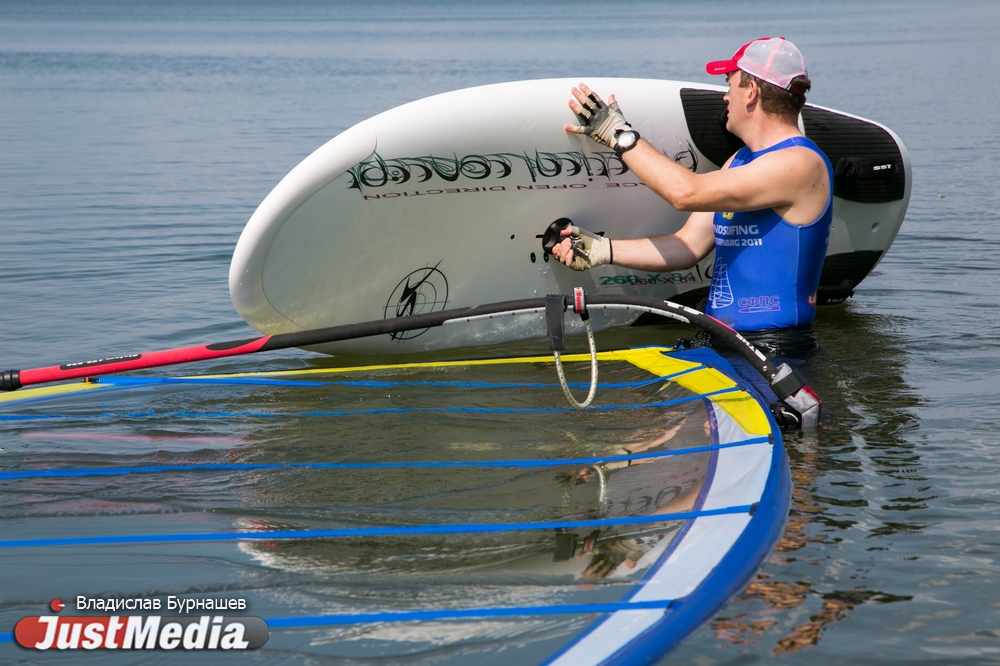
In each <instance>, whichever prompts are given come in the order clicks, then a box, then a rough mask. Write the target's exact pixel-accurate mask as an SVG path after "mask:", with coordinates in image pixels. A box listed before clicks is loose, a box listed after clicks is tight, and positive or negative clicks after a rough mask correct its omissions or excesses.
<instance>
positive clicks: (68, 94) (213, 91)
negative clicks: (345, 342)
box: [0, 0, 1000, 664]
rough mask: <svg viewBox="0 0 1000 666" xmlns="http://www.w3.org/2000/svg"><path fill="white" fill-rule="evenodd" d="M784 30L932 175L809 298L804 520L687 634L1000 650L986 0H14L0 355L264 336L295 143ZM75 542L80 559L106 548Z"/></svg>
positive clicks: (712, 660) (4, 144)
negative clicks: (821, 404) (488, 91)
mask: <svg viewBox="0 0 1000 666" xmlns="http://www.w3.org/2000/svg"><path fill="white" fill-rule="evenodd" d="M770 34H780V35H784V36H786V37H788V38H789V39H791V40H793V41H794V42H795V43H796V44H797V45H798V46H799V47H800V48H801V50H802V51H803V52H804V54H805V56H806V58H807V61H808V62H809V69H810V75H811V76H812V78H813V81H814V91H813V92H812V93H811V94H810V97H809V99H810V102H813V103H816V104H820V105H824V106H829V107H832V108H836V109H841V110H844V111H848V112H850V113H855V114H857V115H860V116H863V117H867V118H871V119H874V120H877V121H879V122H882V123H885V124H886V125H888V126H889V127H891V128H893V129H894V130H895V131H896V133H897V134H898V135H899V136H900V137H901V138H902V139H903V141H904V142H905V143H906V145H907V147H908V149H909V152H910V157H911V160H912V165H913V172H914V185H913V196H912V199H911V202H910V209H909V213H908V215H907V218H906V222H905V223H904V225H903V228H902V230H901V232H900V235H899V237H898V239H897V240H896V243H895V244H894V246H893V248H892V250H891V252H890V253H889V255H888V256H887V257H886V259H885V260H884V261H883V262H882V264H881V265H880V266H879V267H878V269H877V271H876V272H875V274H873V275H872V276H871V277H870V278H869V279H868V280H867V281H866V282H865V283H864V284H863V285H862V286H861V287H860V288H859V289H858V290H857V294H856V295H855V297H854V298H853V299H852V300H851V301H850V302H848V303H847V304H846V305H844V306H838V307H833V308H829V309H826V310H824V311H822V312H821V314H820V316H819V318H818V321H817V324H816V328H817V331H818V334H819V338H820V341H821V345H822V348H823V351H822V353H821V354H820V355H819V356H818V357H817V358H816V359H814V360H813V361H812V362H811V364H810V367H809V372H810V373H811V374H812V375H813V377H814V380H813V381H814V385H815V386H816V388H817V389H818V391H819V392H820V393H821V394H822V395H823V397H824V399H825V401H826V407H827V418H826V423H825V426H824V428H823V430H822V432H821V433H820V434H819V435H818V436H817V437H814V438H807V437H792V438H790V441H789V446H790V449H791V450H792V457H793V461H792V465H793V475H794V479H795V482H796V490H795V497H794V499H795V505H794V508H793V512H792V516H791V520H790V522H789V527H788V530H787V532H786V537H785V539H784V540H783V541H782V543H781V544H780V545H779V548H778V550H777V551H776V552H775V553H774V554H773V555H772V556H771V557H770V558H769V560H768V561H767V563H766V564H765V565H764V566H763V568H762V569H761V572H760V575H759V578H758V579H757V581H755V583H754V584H753V585H751V587H750V588H749V589H748V590H747V592H746V593H745V594H744V595H742V596H740V597H739V598H737V599H736V600H735V601H733V602H731V603H730V604H729V605H728V606H726V607H725V609H723V611H722V612H721V613H720V615H719V616H718V617H717V618H716V619H715V620H714V621H713V622H712V623H709V624H707V625H705V626H704V627H702V628H701V629H700V630H698V631H697V632H696V633H695V634H694V635H692V636H691V637H690V638H689V639H688V640H687V642H686V643H685V644H684V645H683V646H682V647H681V648H680V649H679V650H678V651H676V652H675V653H674V654H673V655H672V657H671V659H670V661H671V663H690V664H716V663H759V662H765V661H771V660H778V661H780V662H784V663H844V662H848V661H854V662H861V663H888V662H893V663H898V662H905V663H993V662H997V661H1000V614H998V605H1000V602H998V599H997V595H996V593H995V590H996V589H997V588H998V586H1000V562H998V556H1000V529H998V519H1000V508H998V501H1000V493H998V491H997V484H996V478H997V472H998V471H1000V451H998V450H997V436H996V431H997V425H998V420H1000V409H998V407H1000V398H998V397H997V392H998V388H1000V381H998V380H997V371H998V369H1000V349H998V339H1000V336H998V333H1000V331H998V324H1000V317H998V312H997V299H996V296H995V293H996V289H995V284H996V281H997V278H996V270H995V266H996V265H997V263H998V260H1000V232H998V231H997V226H996V225H997V222H998V215H997V209H998V207H1000V197H998V196H997V182H998V179H1000V138H998V136H1000V132H998V121H997V112H996V108H997V104H998V102H1000V95H998V92H1000V90H998V83H997V78H996V74H995V72H994V71H993V70H994V69H995V68H994V67H993V65H994V64H995V63H997V62H1000V47H998V43H997V40H996V35H997V34H1000V8H998V6H997V5H996V4H995V3H992V2H951V3H938V2H911V1H907V2H901V1H895V2H894V1H889V2H877V3H873V2H845V3H819V2H810V3H802V2H787V3H786V2H766V3H753V4H749V3H742V2H734V1H719V2H705V3H697V4H695V3H679V2H656V3H652V2H633V3H605V2H574V3H568V2H553V3H528V2H510V3H496V2H489V3H478V4H471V3H460V2H445V1H438V2H432V1H427V2H376V3H365V4H356V3H347V2H328V3H320V2H285V3H265V2H237V1H235V0H231V1H221V0H220V1H216V2H211V1H208V2H179V1H173V2H172V1H164V2H143V1H134V2H126V1H124V0H122V1H121V2H114V1H111V0H92V1H89V2H87V1H85V2H54V1H41V2H17V1H14V0H6V1H5V2H3V3H0V359H3V360H2V362H0V365H2V366H3V367H4V368H7V367H32V366H36V365H47V364H50V363H53V362H60V361H66V360H82V359H86V358H95V357H98V356H101V355H110V354H118V353H126V352H132V351H140V350H146V349H155V348H164V347H173V346H180V345H185V344H201V343H205V342H212V341H217V340H225V339H231V338H239V337H244V336H246V335H248V334H250V333H251V331H250V330H249V329H248V327H247V326H246V325H245V324H243V323H242V322H241V321H240V319H239V318H238V316H237V315H236V314H235V312H234V311H233V308H232V304H231V302H230V301H229V296H228V290H227V275H228V265H229V257H230V255H231V252H232V249H233V247H234V245H235V242H236V240H237V238H238V235H239V233H240V231H241V229H242V227H243V225H244V224H245V222H246V220H247V219H248V218H249V216H250V214H251V213H252V212H253V210H254V208H255V207H256V205H257V204H258V203H259V202H260V201H261V200H262V199H263V197H264V196H265V195H266V194H267V192H268V191H269V190H270V189H271V188H272V187H273V186H274V185H275V184H276V183H277V182H278V180H280V178H281V177H282V176H283V175H284V174H285V173H287V172H288V171H289V170H290V169H291V168H292V167H293V166H294V165H295V164H297V163H298V162H299V161H300V160H301V159H302V158H303V157H305V156H306V155H307V154H308V153H310V152H311V151H312V150H314V149H315V148H316V147H318V146H319V145H321V144H322V143H323V142H325V141H326V140H327V139H329V138H330V137H332V136H333V135H335V134H337V133H338V132H340V131H342V130H344V129H346V128H347V127H349V126H351V125H352V124H354V123H356V122H358V121H360V120H363V119H364V118H367V117H369V116H371V115H373V114H375V113H378V112H380V111H382V110H385V109H387V108H390V107H393V106H396V105H398V104H401V103H404V102H407V101H410V100H413V99H416V98H420V97H423V96H426V95H430V94H433V93H438V92H443V91H447V90H452V89H456V88H461V87H467V86H472V85H479V84H486V83H493V82H500V81H509V80H516V79H525V78H542V77H552V76H579V77H581V78H586V77H587V76H641V77H652V78H668V79H682V80H691V81H707V80H708V77H707V76H706V75H705V74H704V70H703V65H704V63H705V62H706V61H708V60H711V59H716V58H719V57H723V56H726V55H728V54H730V53H732V51H733V50H734V49H735V48H736V47H737V46H739V45H740V44H742V43H743V42H745V41H747V40H748V39H751V38H753V37H757V36H760V35H770ZM498 103H502V100H498ZM443 242H446V241H443ZM370 269H371V268H370V267H359V279H363V272H364V271H365V270H370ZM657 334H659V333H658V332H657V331H653V332H650V331H649V330H648V329H647V330H644V331H642V332H641V333H639V334H637V335H638V336H639V337H640V338H642V339H647V338H648V337H650V336H654V335H657ZM662 335H663V336H664V337H666V338H667V339H666V340H662V341H664V342H670V341H672V340H673V338H674V337H676V331H675V330H673V329H663V330H662ZM631 339H633V338H630V337H629V336H628V335H627V334H625V335H623V336H621V337H617V336H611V337H609V338H606V339H605V341H606V343H607V344H611V343H612V342H615V341H629V340H631ZM303 357H304V355H302V354H299V353H288V354H285V355H279V359H278V360H276V361H270V362H272V363H279V364H280V363H281V362H285V363H289V364H295V363H298V364H301V363H302V362H303V361H302V360H301V359H302V358H303ZM281 359H285V361H281ZM259 363H260V361H259V360H254V361H244V362H235V363H230V364H217V365H215V366H209V367H205V368H200V370H207V369H210V368H211V369H216V368H218V369H223V368H231V367H244V368H249V367H258V364H259ZM0 447H3V448H4V449H5V450H6V452H7V454H12V453H14V454H16V455H18V456H24V455H29V454H30V453H31V451H30V446H28V445H26V444H25V442H24V441H21V440H17V441H14V440H13V439H12V440H10V441H5V442H0ZM26 447H27V448H26ZM0 455H2V454H0ZM0 464H2V458H0ZM0 488H2V486H0ZM0 492H2V491H0ZM19 501H20V500H18V502H15V501H13V500H11V499H10V498H8V499H7V500H3V501H2V507H3V508H2V516H3V519H4V521H5V525H6V526H5V527H3V528H2V530H3V534H4V538H17V537H18V536H19V535H21V534H22V532H21V531H20V530H22V528H21V527H19V526H20V525H23V524H24V523H23V518H24V516H25V514H24V513H22V512H21V510H20V508H19V506H20V504H19ZM152 501H153V502H154V504H155V501H156V500H155V498H154V499H153V500H152ZM154 509H155V507H154ZM219 556H220V557H223V558H224V555H223V554H222V551H221V550H220V555H219ZM80 557H81V558H84V559H83V561H82V562H77V563H75V564H70V560H69V559H64V560H61V562H62V565H63V566H68V567H70V573H73V572H74V571H76V572H78V573H79V571H80V570H79V569H73V567H74V566H75V567H81V566H89V565H96V561H91V562H88V561H87V560H86V558H87V555H86V554H81V555H80ZM4 558H5V559H6V565H5V566H2V567H0V616H2V617H3V626H6V627H11V626H12V625H13V622H14V621H16V619H18V618H19V617H21V616H23V615H25V614H28V613H29V612H30V611H29V610H27V609H30V608H35V609H36V610H35V611H34V612H37V611H39V610H41V605H42V604H44V603H47V601H48V600H49V599H51V598H52V596H54V595H55V594H71V593H72V591H63V592H58V590H53V589H51V587H47V586H46V585H45V584H44V583H43V582H40V581H41V580H42V579H45V578H46V577H47V576H54V577H55V572H54V570H53V569H51V568H50V569H48V570H46V569H45V567H37V568H32V567H30V566H28V565H25V564H15V563H14V561H13V560H11V559H9V558H7V557H6V556H4ZM2 561H3V560H0V562H2ZM17 562H21V560H18V561H17ZM51 566H54V565H51ZM61 575H63V576H65V575H66V574H65V572H64V573H63V574H61ZM78 577H83V574H82V573H79V576H78ZM61 580H62V581H63V583H64V582H65V580H66V579H65V578H63V579H61ZM123 586H125V584H124V582H123ZM114 591H115V590H114V589H106V590H104V592H105V593H106V594H111V593H113V592H114ZM46 595H47V596H46ZM32 604H35V605H36V606H33V605H32ZM7 630H8V629H4V628H3V627H2V626H0V631H7ZM271 656H272V657H276V656H278V655H277V654H276V653H272V654H271ZM280 656H281V658H282V659H285V660H288V661H292V662H300V661H301V662H309V660H310V659H314V660H315V659H320V660H321V657H306V656H305V655H304V654H297V653H296V652H295V651H294V650H291V651H288V652H282V653H280ZM25 658H28V657H27V656H26V655H25V653H23V652H21V651H17V650H16V649H15V648H13V647H11V646H10V645H9V644H8V645H0V659H4V660H9V659H25ZM31 658H33V659H35V660H37V661H39V662H41V661H46V662H47V661H52V660H54V659H55V658H56V656H55V655H51V656H50V655H46V658H45V659H42V658H41V657H39V656H37V655H32V656H31ZM61 658H62V659H65V658H66V657H61ZM259 658H266V655H261V656H260V657H259ZM309 663H312V662H309Z"/></svg>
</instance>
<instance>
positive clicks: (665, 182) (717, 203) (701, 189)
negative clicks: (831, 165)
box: [566, 83, 832, 263]
mask: <svg viewBox="0 0 1000 666" xmlns="http://www.w3.org/2000/svg"><path fill="white" fill-rule="evenodd" d="M571 92H572V95H573V97H572V98H571V99H570V100H569V106H570V108H571V109H572V110H573V112H574V113H576V114H577V116H578V117H579V118H580V119H581V122H583V123H584V125H566V131H567V132H575V133H578V134H587V135H588V136H590V137H591V138H592V139H594V140H595V141H598V142H600V143H603V144H605V145H609V146H611V147H612V148H614V147H615V145H616V139H615V136H616V132H618V131H620V128H622V127H626V128H627V127H628V126H629V125H628V123H627V122H625V119H624V117H622V116H621V110H620V109H619V108H618V104H617V102H616V101H615V97H614V95H611V96H610V97H609V98H608V102H607V104H604V102H603V101H601V99H600V97H598V96H597V95H596V94H595V93H594V92H593V91H592V90H591V89H590V88H588V87H587V86H586V85H584V84H582V83H581V84H580V86H579V87H578V88H573V89H572V91H571ZM605 116H607V119H605V120H603V121H602V122H601V124H599V125H595V123H597V121H598V120H601V119H603V118H605ZM761 127H762V128H763V129H764V130H765V131H764V132H763V134H757V136H758V137H763V138H761V141H764V140H765V139H766V140H767V141H768V143H765V145H773V144H775V143H778V142H779V141H781V140H783V139H787V138H789V137H791V136H798V135H799V131H798V127H797V126H795V125H793V124H787V123H784V122H783V121H781V120H780V119H778V118H774V119H771V120H767V121H766V122H765V124H764V125H762V126H761ZM762 147H763V146H762ZM622 159H623V161H624V162H625V164H626V165H627V166H628V168H629V169H630V170H631V171H632V172H633V173H635V175H636V176H638V177H639V179H640V180H642V182H643V183H645V184H646V186H648V187H649V188H650V189H651V190H653V191H654V192H656V193H657V194H658V195H660V196H661V197H662V198H664V199H666V201H667V202H668V203H670V205H672V206H673V207H674V208H676V209H677V210H683V211H692V212H694V211H711V212H714V211H726V212H740V211H751V210H761V209H764V208H773V209H774V210H775V212H776V213H777V214H778V215H780V216H781V217H782V218H783V219H785V220H786V221H787V222H789V223H791V224H809V223H811V222H813V221H815V220H816V219H817V218H818V217H819V216H820V215H822V213H823V211H824V210H825V209H826V205H827V202H828V200H829V191H830V187H831V186H832V183H830V182H829V177H828V174H827V170H826V165H825V163H824V162H823V160H822V158H820V157H819V155H817V154H816V153H815V152H813V151H812V150H809V149H808V148H802V147H792V148H789V149H786V150H780V151H775V152H773V153H768V154H765V155H761V156H760V157H759V158H757V159H755V160H754V161H753V162H751V163H749V164H745V165H743V166H741V167H740V168H738V169H729V168H728V166H729V163H728V162H727V163H726V165H724V166H723V168H722V169H721V170H720V171H713V172H709V173H703V174H696V173H692V172H691V171H689V170H688V169H686V168H684V167H682V166H680V165H679V164H676V163H675V162H674V161H673V160H671V159H668V158H667V157H666V156H664V155H663V154H661V153H660V152H659V151H657V150H656V149H655V148H653V147H652V146H651V145H650V144H649V143H647V142H646V141H644V140H641V139H640V140H639V142H638V144H637V145H636V146H635V147H634V148H632V149H631V150H628V151H627V152H625V153H624V154H623V155H622ZM730 159H732V158H730ZM616 263H617V262H616Z"/></svg>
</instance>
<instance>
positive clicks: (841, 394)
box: [712, 306, 934, 656]
mask: <svg viewBox="0 0 1000 666" xmlns="http://www.w3.org/2000/svg"><path fill="white" fill-rule="evenodd" d="M820 312H821V315H820V319H819V320H818V321H817V330H818V332H819V337H820V344H821V349H820V352H819V353H818V354H816V355H815V356H811V357H809V358H808V359H807V360H804V361H799V362H797V364H796V365H797V366H798V369H799V370H800V372H802V373H803V374H804V375H805V376H806V377H807V378H808V381H809V383H810V385H811V386H812V387H813V388H815V389H816V390H817V392H818V393H819V395H820V396H821V398H822V399H823V409H824V412H823V426H822V427H821V429H820V431H819V433H818V434H817V435H805V434H786V437H785V443H786V446H787V448H788V453H789V458H790V463H791V470H792V480H793V483H794V490H793V494H792V508H791V512H790V514H789V519H788V523H787V525H786V527H785V533H784V535H783V537H782V539H781V540H780V541H779V543H778V545H777V547H776V548H775V552H774V553H773V554H772V555H771V557H770V559H769V560H768V562H767V563H766V564H765V565H764V566H763V567H762V569H761V571H760V573H758V575H757V577H756V579H755V580H754V581H752V582H751V583H750V584H749V585H748V586H747V588H746V590H745V591H744V592H743V594H742V595H740V596H739V597H737V598H736V599H735V600H734V601H733V602H732V603H730V605H729V606H728V607H727V608H726V609H725V610H724V611H723V614H722V615H720V616H718V617H717V618H716V619H715V620H714V621H713V623H712V631H713V634H714V638H715V639H716V640H722V641H724V645H725V644H728V645H729V646H732V647H736V648H737V649H739V650H740V651H744V650H745V649H746V648H747V647H748V646H750V645H755V644H757V643H758V642H764V643H765V644H767V645H769V646H770V647H769V648H768V649H769V651H770V654H771V655H772V656H781V655H788V654H790V653H794V652H797V651H799V650H802V649H803V648H807V647H810V646H813V645H816V644H817V643H819V641H820V639H821V638H822V634H823V632H824V630H825V629H826V628H827V627H829V626H830V625H832V624H835V623H837V622H840V621H841V620H844V619H845V618H847V617H848V616H849V615H850V613H851V611H852V610H853V609H854V608H855V607H857V606H860V605H862V604H866V603H868V602H874V603H878V604H886V603H892V602H898V601H909V600H910V599H912V598H913V597H912V596H911V595H906V594H890V593H886V592H881V591H875V590H870V589H867V586H866V585H865V580H866V578H867V577H868V575H869V573H870V572H871V569H872V568H873V566H874V562H875V560H874V555H876V554H878V553H880V552H883V551H886V550H888V548H889V546H890V545H891V543H892V541H891V540H892V537H893V536H894V535H896V534H900V533H906V532H919V531H921V530H923V529H925V527H926V523H924V522H922V521H919V520H916V519H910V518H909V516H908V515H907V514H905V513H898V512H907V511H914V510H919V509H923V508H925V507H926V503H927V502H928V500H931V499H933V498H934V495H933V489H932V487H931V486H930V484H929V483H928V481H927V478H926V476H925V475H924V473H923V472H922V470H921V463H920V454H919V451H918V450H917V449H916V447H915V446H914V445H913V444H912V443H911V442H909V441H907V439H906V437H905V436H906V434H907V433H909V432H910V431H912V430H913V429H915V428H916V427H917V426H918V422H919V420H918V418H917V414H916V413H915V411H914V408H915V407H917V406H918V405H919V402H918V399H917V397H916V394H915V391H914V390H913V389H912V388H911V387H909V386H908V385H907V384H906V381H905V379H904V376H903V373H904V370H905V364H906V357H905V352H904V349H903V346H902V343H901V338H900V337H899V336H898V335H897V334H896V328H897V326H899V323H898V322H894V321H893V320H891V319H889V318H886V317H881V316H873V315H866V314H858V313H854V312H852V311H851V308H850V307H849V306H848V307H832V308H824V309H822V310H821V311H820ZM862 479H868V481H867V483H862V482H861V480H862ZM879 479H880V480H881V481H882V483H881V487H877V488H874V489H873V488H871V487H866V485H868V484H873V482H874V481H876V480H879ZM890 512H891V513H890ZM890 518H891V519H890ZM835 560H839V562H836V563H835ZM845 561H846V562H848V563H852V564H854V565H855V567H853V568H852V567H850V566H846V567H845V566H843V563H844V562H845ZM831 579H833V580H835V582H834V583H833V586H834V589H832V590H830V589H829V588H830V583H829V582H827V581H829V580H831ZM803 605H805V606H806V607H809V608H812V607H817V609H816V610H815V611H814V612H812V613H811V614H810V615H809V617H808V620H807V621H805V622H802V621H801V619H800V616H801V613H798V612H796V611H795V609H799V608H800V607H802V606H803Z"/></svg>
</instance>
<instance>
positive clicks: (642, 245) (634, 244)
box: [611, 213, 715, 271]
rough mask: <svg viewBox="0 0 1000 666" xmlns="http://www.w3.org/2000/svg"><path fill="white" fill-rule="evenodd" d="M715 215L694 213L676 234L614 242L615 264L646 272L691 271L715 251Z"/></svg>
mask: <svg viewBox="0 0 1000 666" xmlns="http://www.w3.org/2000/svg"><path fill="white" fill-rule="evenodd" d="M714 216H715V214H714V213H692V214H691V215H690V216H688V219H687V222H686V223H685V224H684V226H683V227H681V229H680V230H679V231H678V232H677V233H675V234H667V235H664V236H653V237H652V238H617V239H613V240H612V241H611V244H612V247H613V248H614V257H615V265H616V266H623V267H625V268H635V269H637V270H645V271H677V270H684V269H688V268H691V267H692V266H694V265H695V264H696V263H698V262H699V261H701V260H702V259H704V258H705V257H706V256H707V255H708V253H709V252H711V251H712V249H713V248H715V233H714V231H713V229H712V220H713V218H714Z"/></svg>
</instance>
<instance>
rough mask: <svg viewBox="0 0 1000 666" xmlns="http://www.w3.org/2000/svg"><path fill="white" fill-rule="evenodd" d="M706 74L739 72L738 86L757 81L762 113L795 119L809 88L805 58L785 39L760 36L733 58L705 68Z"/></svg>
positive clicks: (810, 83)
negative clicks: (793, 117)
mask: <svg viewBox="0 0 1000 666" xmlns="http://www.w3.org/2000/svg"><path fill="white" fill-rule="evenodd" d="M705 71H706V72H708V73H709V74H713V75H717V74H726V75H728V74H731V73H732V72H735V71H739V72H740V81H739V85H740V87H742V88H745V87H747V86H749V85H750V82H751V81H756V83H757V86H758V88H760V106H761V109H762V110H763V111H764V112H765V113H772V114H775V115H780V116H786V117H787V116H798V114H799V112H800V111H801V110H802V106H803V105H804V104H805V102H806V93H807V92H809V88H810V87H811V86H812V82H811V81H810V80H809V75H808V74H807V72H806V61H805V59H804V58H803V57H802V54H801V53H800V52H799V50H798V49H797V48H795V45H794V44H792V43H791V42H789V41H788V40H786V39H785V38H784V37H761V38H760V39H755V40H753V41H752V42H747V43H746V44H744V45H743V46H742V47H740V49H739V50H738V51H737V52H736V53H734V54H733V57H732V58H729V59H727V60H714V61H712V62H710V63H708V64H707V65H705Z"/></svg>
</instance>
